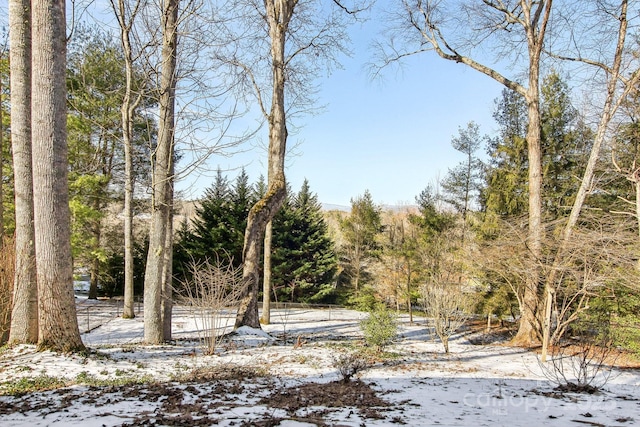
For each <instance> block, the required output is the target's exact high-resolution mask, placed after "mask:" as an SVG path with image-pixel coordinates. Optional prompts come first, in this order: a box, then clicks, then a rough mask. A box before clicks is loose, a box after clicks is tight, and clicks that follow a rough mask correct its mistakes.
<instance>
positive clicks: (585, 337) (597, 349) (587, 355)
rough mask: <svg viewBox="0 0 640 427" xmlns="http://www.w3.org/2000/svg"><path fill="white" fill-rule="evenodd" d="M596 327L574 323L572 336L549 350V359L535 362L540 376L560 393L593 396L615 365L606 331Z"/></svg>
mask: <svg viewBox="0 0 640 427" xmlns="http://www.w3.org/2000/svg"><path fill="white" fill-rule="evenodd" d="M598 329H599V327H598V325H593V324H590V323H574V325H573V326H572V332H573V334H574V335H575V336H574V337H572V338H571V339H567V340H565V342H564V343H563V345H559V346H557V347H556V348H555V351H553V353H552V356H551V360H548V362H546V363H545V362H542V361H539V362H538V363H539V365H540V368H541V370H542V373H543V375H544V376H545V377H546V378H547V379H548V380H549V381H551V382H552V383H554V384H556V386H557V389H558V390H560V391H564V392H575V393H590V394H591V393H594V392H596V391H597V390H599V389H601V388H602V387H604V385H605V384H606V383H607V382H608V380H609V378H610V377H611V373H612V371H611V366H612V365H613V364H614V363H615V356H614V352H613V350H614V349H615V348H614V346H613V344H612V343H613V340H612V337H611V333H610V330H609V329H608V328H604V329H602V330H598Z"/></svg>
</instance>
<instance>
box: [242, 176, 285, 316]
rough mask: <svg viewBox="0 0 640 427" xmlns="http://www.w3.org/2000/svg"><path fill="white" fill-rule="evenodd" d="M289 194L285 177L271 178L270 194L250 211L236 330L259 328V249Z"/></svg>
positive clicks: (268, 191)
mask: <svg viewBox="0 0 640 427" xmlns="http://www.w3.org/2000/svg"><path fill="white" fill-rule="evenodd" d="M286 194H287V190H286V184H285V180H284V173H282V174H280V176H276V177H275V178H274V179H272V178H269V188H268V190H267V194H266V195H265V196H264V197H263V198H262V199H260V201H258V202H257V203H256V204H255V205H254V206H253V207H252V208H251V210H250V211H249V218H248V219H247V229H246V231H245V236H244V251H243V256H242V258H243V262H244V263H243V269H242V279H243V283H244V286H245V290H244V296H243V297H242V298H241V300H240V305H239V307H238V313H237V316H236V323H235V327H236V328H239V327H240V326H249V327H252V328H260V318H259V317H258V291H259V283H260V252H261V251H260V249H261V247H262V239H263V237H264V233H265V229H266V226H267V223H268V222H269V221H271V219H272V218H273V217H274V216H275V214H276V212H277V211H278V209H280V207H281V206H282V203H283V202H284V199H285V197H286Z"/></svg>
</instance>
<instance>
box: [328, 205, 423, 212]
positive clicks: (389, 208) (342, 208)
mask: <svg viewBox="0 0 640 427" xmlns="http://www.w3.org/2000/svg"><path fill="white" fill-rule="evenodd" d="M417 209H418V206H416V205H382V210H383V211H385V212H400V211H406V210H409V211H411V212H414V211H417ZM322 210H323V211H340V212H351V206H344V205H334V204H331V203H322Z"/></svg>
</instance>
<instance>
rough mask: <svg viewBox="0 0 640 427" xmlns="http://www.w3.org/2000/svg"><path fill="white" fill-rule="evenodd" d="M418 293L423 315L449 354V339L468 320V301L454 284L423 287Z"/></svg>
mask: <svg viewBox="0 0 640 427" xmlns="http://www.w3.org/2000/svg"><path fill="white" fill-rule="evenodd" d="M420 293H421V300H422V304H423V307H424V310H425V313H426V315H427V317H429V318H430V319H431V321H432V322H433V328H434V330H435V332H436V335H438V338H440V341H441V342H442V345H443V346H444V351H445V353H447V354H449V338H450V337H451V336H452V335H453V334H454V333H456V331H457V330H458V329H460V328H461V327H462V325H464V323H465V322H466V321H467V319H468V318H469V311H470V310H469V299H468V297H467V295H465V293H464V292H463V290H462V287H461V286H460V285H458V284H454V283H451V284H443V285H441V284H434V285H425V286H423V287H422V288H421V289H420Z"/></svg>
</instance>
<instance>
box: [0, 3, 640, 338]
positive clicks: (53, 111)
mask: <svg viewBox="0 0 640 427" xmlns="http://www.w3.org/2000/svg"><path fill="white" fill-rule="evenodd" d="M401 3H402V7H401V9H399V10H397V11H396V12H397V15H396V17H397V19H394V20H392V22H389V28H387V29H386V31H385V34H386V35H391V37H389V38H388V40H387V41H388V43H385V42H383V41H380V42H379V43H377V46H378V47H379V51H378V57H377V60H378V63H377V65H376V66H374V71H375V72H382V70H383V69H384V68H386V67H389V66H392V65H393V64H395V63H398V62H400V61H402V59H403V58H404V57H405V56H408V55H414V54H420V53H425V52H434V53H435V54H437V55H438V56H439V57H440V58H442V59H444V60H449V61H455V62H456V63H460V64H463V65H464V66H467V67H469V68H471V69H473V70H475V71H477V72H479V73H482V74H484V75H485V76H487V78H492V79H494V80H495V81H497V82H498V83H500V84H501V85H502V86H504V91H503V93H502V95H501V97H500V98H499V99H498V100H497V101H496V108H495V112H494V118H495V120H496V123H497V126H498V132H497V135H492V136H485V135H481V133H480V129H479V127H478V126H477V125H476V124H474V123H473V122H469V123H468V124H467V125H466V126H462V127H461V128H460V130H459V135H457V136H455V137H453V139H452V141H451V142H452V146H453V148H454V150H456V151H457V152H459V153H460V155H461V156H463V160H462V161H461V162H460V164H459V165H458V166H457V167H456V168H453V169H452V170H450V171H449V172H448V174H447V175H446V177H445V178H444V179H443V180H442V182H439V183H430V184H429V185H427V186H426V188H425V190H424V191H423V192H422V193H421V194H419V195H417V197H416V204H415V206H413V207H407V208H406V209H405V210H404V211H394V212H392V211H385V210H384V209H382V207H380V206H378V205H376V204H375V202H374V199H373V197H372V195H371V194H370V193H369V192H368V191H365V192H364V194H363V195H361V196H357V197H355V198H354V199H353V200H352V206H351V211H350V212H348V213H344V212H332V213H323V212H322V210H321V207H320V204H319V202H318V200H317V198H316V196H315V195H313V193H311V191H310V189H309V184H308V183H306V182H305V183H304V184H303V186H302V188H301V189H300V191H299V192H298V193H296V194H292V192H291V191H290V189H288V188H287V180H286V177H285V154H286V152H287V140H288V136H289V133H288V129H289V128H290V126H291V125H292V123H293V121H294V120H296V119H298V118H300V117H301V116H303V115H304V114H303V113H304V112H309V111H313V110H314V108H315V103H314V100H313V99H312V94H313V93H314V91H313V89H314V81H315V80H314V79H315V76H316V75H318V74H319V71H322V70H323V69H327V68H328V69H331V67H333V66H334V65H335V63H336V57H335V54H336V52H346V51H347V50H348V47H347V46H346V41H347V37H345V28H346V24H347V22H348V21H349V20H351V19H352V18H354V17H356V18H357V17H358V16H359V14H360V13H361V12H363V11H365V10H366V9H367V8H368V6H369V5H368V3H366V2H358V1H356V2H351V3H350V4H346V3H343V2H340V1H334V2H330V6H331V9H329V8H328V6H327V5H324V4H322V3H321V2H317V1H311V0H308V1H304V2H298V1H294V0H268V1H266V2H252V1H248V2H240V3H237V4H235V6H237V7H233V8H228V7H227V8H223V9H220V10H214V9H207V10H199V9H198V8H199V7H205V5H204V4H200V3H189V2H186V3H181V2H179V1H178V0H175V1H169V2H164V3H163V4H161V5H160V7H158V5H156V4H150V3H143V2H136V1H126V0H119V1H113V2H111V6H112V11H113V13H114V16H115V17H116V18H117V22H118V34H117V35H115V36H113V35H111V34H109V33H104V32H101V31H100V30H96V29H94V28H92V27H87V26H83V25H79V26H75V27H74V31H73V33H72V34H71V36H70V38H69V39H68V40H67V31H66V27H65V22H66V21H65V14H64V9H65V4H64V1H63V2H57V3H55V4H53V5H52V6H51V7H45V5H44V4H41V3H38V2H36V3H32V4H31V3H29V2H25V1H24V0H10V2H9V26H10V38H11V39H10V50H9V52H8V56H9V57H8V58H7V56H6V55H4V56H3V57H2V62H1V65H2V67H0V73H1V76H0V77H1V83H2V88H1V89H2V90H1V91H0V95H2V99H0V101H1V102H0V111H2V113H3V114H2V117H1V122H2V129H1V130H2V135H1V136H2V138H0V141H2V142H3V144H2V147H1V148H2V150H1V153H2V155H3V160H4V159H8V158H11V160H12V162H7V161H3V164H2V173H3V177H2V178H3V179H2V180H1V181H0V182H1V183H2V188H1V189H2V193H1V194H2V198H1V200H2V202H3V203H2V207H3V209H2V210H0V213H2V221H1V223H2V226H3V227H2V229H3V230H4V231H5V232H6V233H7V234H8V233H12V232H15V243H13V246H12V248H14V255H15V262H13V261H7V262H11V264H12V267H13V268H5V269H3V271H6V272H9V271H14V270H15V274H13V277H10V278H9V277H6V278H4V279H3V283H9V282H13V287H12V289H11V298H10V299H11V304H6V303H3V305H2V306H3V307H9V306H11V307H10V311H11V316H8V315H7V316H4V317H3V318H4V319H5V323H9V324H10V326H11V329H10V331H9V332H10V333H9V335H8V339H9V340H11V341H13V342H38V343H40V345H41V347H42V348H55V349H62V350H77V349H82V342H81V340H80V337H79V332H78V330H77V325H76V324H75V311H74V301H73V298H72V296H73V295H72V292H71V275H72V271H73V266H74V265H76V266H81V267H83V268H85V269H87V271H90V273H91V289H90V296H91V297H96V296H97V294H98V291H99V290H102V291H103V292H105V293H106V294H108V295H114V294H120V293H124V297H125V313H124V316H125V317H133V315H134V314H133V313H132V298H133V294H134V288H135V287H136V286H137V290H138V291H142V292H143V293H144V295H145V297H144V300H145V301H144V303H145V341H146V342H148V343H158V342H161V341H164V340H169V339H170V336H171V327H170V326H171V302H172V299H173V298H172V295H171V293H172V286H171V284H172V281H174V279H175V280H176V281H179V280H180V277H181V276H185V275H188V274H189V271H188V263H189V262H192V261H194V262H197V261H199V260H203V259H206V258H209V257H218V258H223V259H224V260H225V261H227V262H229V263H232V264H233V265H234V266H235V267H236V268H241V269H242V271H243V285H244V286H245V288H244V291H245V292H244V294H243V297H242V298H241V302H240V306H239V309H238V313H237V318H236V326H243V325H248V326H253V327H260V324H259V319H258V314H257V313H258V306H257V299H258V294H259V292H260V290H261V287H260V286H259V285H260V284H261V282H262V281H263V280H264V281H265V282H267V283H265V284H270V285H271V287H270V288H269V289H271V290H267V292H266V293H265V294H266V297H267V298H269V297H270V296H271V294H273V296H274V298H275V299H277V300H278V301H308V302H340V303H350V304H351V303H352V304H357V305H360V306H362V307H371V306H373V305H374V302H380V301H384V302H385V303H387V304H388V305H393V306H395V307H396V308H397V309H401V308H403V307H404V308H406V309H408V310H409V311H410V312H411V311H412V310H413V307H414V305H415V304H420V303H421V299H422V300H424V295H427V294H429V293H428V292H425V290H432V289H434V288H437V289H438V292H440V293H442V292H446V290H447V289H453V288H455V289H456V291H460V292H458V293H457V295H463V294H467V295H469V294H472V295H474V296H476V297H477V296H478V295H480V296H482V298H476V299H477V300H479V301H480V304H479V305H478V306H477V307H476V308H475V310H476V311H477V312H478V313H483V314H486V315H487V316H488V318H489V319H491V318H492V317H493V316H498V317H501V318H505V317H508V316H510V317H512V318H513V319H517V320H518V321H519V323H518V330H517V335H516V339H515V341H514V342H515V343H518V344H523V345H531V344H537V343H539V342H540V341H542V342H543V344H544V345H543V351H544V350H545V349H546V347H547V344H548V343H549V341H551V342H557V341H558V340H560V339H562V337H563V336H564V335H565V334H567V333H569V332H571V329H572V327H573V325H575V324H576V322H579V321H590V322H595V323H597V324H598V325H604V326H605V327H609V326H616V325H628V324H634V322H636V320H637V314H638V309H637V303H636V298H635V296H634V295H635V291H636V290H637V286H636V285H635V283H636V275H637V272H638V266H637V258H638V257H637V255H636V252H637V251H636V249H635V246H636V245H637V238H638V235H640V208H639V206H640V178H639V176H638V175H639V174H638V167H637V164H638V159H637V153H638V150H637V148H638V141H639V140H640V139H639V138H638V132H637V130H638V129H637V128H638V125H637V104H638V103H637V100H638V79H640V73H639V72H638V64H637V55H636V54H635V50H636V49H634V47H633V46H632V45H631V43H635V41H631V42H630V41H629V40H628V39H629V37H628V31H629V30H628V28H629V25H631V28H632V27H633V22H632V21H633V20H634V19H636V16H637V10H636V7H637V6H636V5H635V3H633V2H631V3H630V2H628V0H619V1H617V2H592V3H589V4H584V5H581V7H580V9H579V10H578V9H575V8H574V4H572V3H571V2H553V1H551V0H545V1H520V2H513V4H512V5H509V7H506V6H505V5H504V4H503V2H481V3H477V2H460V4H459V5H460V7H461V8H462V9H455V8H452V7H451V3H447V2H431V1H418V2H416V1H412V0H403V1H402V2H401ZM576 4H577V3H576ZM216 6H217V5H215V4H207V5H206V7H211V8H215V7H216ZM461 11H462V13H461ZM205 12H206V13H205ZM210 12H211V13H210ZM218 13H219V14H220V15H219V16H220V18H222V19H216V20H207V19H206V17H207V16H218V15H217V14H218ZM586 17H588V18H586ZM559 22H565V23H567V25H566V26H565V27H562V28H559V27H558V26H557V23H559ZM585 23H588V25H583V24H585ZM594 23H596V25H593V24H594ZM181 25H182V26H184V28H181V27H180V26H181ZM204 28H206V29H207V31H197V30H194V29H204ZM247 28H248V29H250V30H247ZM158 29H159V30H158ZM156 30H157V31H156ZM190 31H191V33H190ZM237 31H240V33H237ZM196 32H197V33H200V34H199V35H200V36H201V37H202V39H201V40H200V41H199V42H197V41H196V39H197V38H198V37H191V36H189V34H192V33H193V34H195V33H196ZM206 46H209V47H211V46H215V52H212V51H211V50H206V49H205V47H206ZM211 49H213V47H211ZM486 52H495V53H496V55H497V56H496V58H497V59H499V62H500V63H501V64H505V63H508V65H511V67H504V68H503V69H502V70H499V69H496V68H492V67H491V66H489V65H487V64H489V62H487V63H486V64H485V63H483V62H481V61H480V59H482V60H485V59H487V57H486V55H485V53H486ZM204 58H206V60H204ZM200 59H203V60H202V61H200ZM199 62H203V63H205V62H206V66H204V67H202V68H203V69H202V70H199V69H198V66H197V65H198V63H199ZM501 71H504V73H503V72H501ZM512 71H513V75H511V76H510V75H508V74H506V73H507V72H512ZM7 73H8V75H9V77H10V78H7ZM569 76H570V78H569ZM594 76H595V77H597V78H594ZM213 81H215V82H216V83H214V84H210V83H208V82H213ZM218 82H219V83H218ZM581 84H582V85H585V84H588V90H589V92H590V93H589V94H586V95H591V97H590V99H588V100H584V101H583V100H580V106H579V107H578V104H577V103H578V101H577V99H576V96H575V94H574V93H573V92H572V90H573V89H574V88H575V87H578V86H580V85H581ZM7 88H9V89H10V90H7ZM185 88H188V89H189V91H190V94H191V95H190V96H188V99H189V101H188V102H186V104H188V105H189V107H188V108H185V110H190V111H191V112H192V113H191V117H190V118H191V121H188V120H185V117H188V116H189V113H188V112H183V113H184V116H180V111H177V109H176V100H177V99H178V98H179V97H180V94H181V90H183V91H184V90H185ZM185 92H188V91H185ZM196 92H197V93H198V96H195V95H194V94H195V93H196ZM183 93H184V92H183ZM200 95H201V96H200ZM586 95H585V97H587V96H586ZM194 96H195V97H194ZM202 98H206V99H207V102H202V103H201V102H199V101H200V100H201V99H202ZM214 100H215V101H214ZM587 101H589V102H590V103H588V102H587ZM229 105H230V107H229ZM34 106H36V107H34ZM227 107H228V108H227ZM243 107H246V109H247V110H251V108H253V107H255V110H257V111H259V113H260V115H261V118H262V122H263V123H264V124H265V128H267V129H268V152H269V157H268V166H267V171H266V172H267V174H266V179H265V180H261V181H259V182H257V183H255V184H253V185H251V184H249V181H248V177H247V176H246V174H244V173H241V174H240V175H239V176H238V177H237V179H236V181H235V182H233V183H230V182H228V180H227V178H226V177H224V176H222V174H221V173H218V175H217V177H216V180H215V181H214V183H213V185H212V187H211V188H210V189H208V190H207V192H206V193H205V195H204V197H203V198H202V200H200V201H199V204H198V208H197V215H196V218H195V219H194V220H193V222H192V223H185V224H183V225H182V228H181V229H180V230H178V231H177V232H174V230H173V214H174V196H175V195H174V194H173V183H174V181H175V179H176V177H177V176H178V174H180V173H181V171H178V170H177V168H176V164H177V163H178V160H179V159H181V158H191V159H192V160H193V163H191V164H189V165H188V166H185V168H184V170H185V171H186V170H189V169H190V168H195V167H197V166H198V165H199V164H202V163H203V162H204V160H203V158H198V156H197V155H195V154H193V153H186V154H187V155H185V153H184V152H180V150H177V148H176V147H177V146H178V144H179V143H181V142H182V143H184V142H185V140H186V139H187V138H188V135H189V134H195V133H197V132H195V131H194V130H195V129H196V128H198V126H203V127H206V128H207V129H209V130H211V129H212V128H216V129H217V128H220V129H223V130H221V131H220V134H219V136H218V137H217V138H212V141H209V142H207V144H205V145H210V146H208V147H207V149H206V150H205V151H206V152H207V153H208V154H211V153H212V152H215V151H216V150H217V149H219V148H220V147H229V146H232V145H233V144H235V143H236V142H238V141H242V140H244V139H245V138H246V136H247V135H250V136H252V135H254V134H253V132H252V131H251V130H248V131H246V132H245V133H243V134H242V135H229V134H227V133H226V132H227V131H228V130H229V129H232V128H233V127H232V126H229V124H228V121H225V120H228V119H230V118H235V117H237V116H239V115H240V111H242V110H243ZM194 111H195V113H193V112H194ZM194 117H200V118H202V117H206V119H194ZM471 119H473V118H471ZM198 120H201V121H198ZM202 123H205V124H204V125H203V124H202ZM220 123H224V124H223V125H221V124H220ZM213 140H215V141H213ZM229 141H231V142H229ZM9 142H10V143H9ZM482 148H484V149H485V151H486V155H482V154H480V152H481V149H482ZM182 156H184V157H182ZM35 189H37V190H38V191H34V190H35ZM147 190H148V191H147ZM134 196H136V197H134ZM136 199H137V200H136ZM120 202H121V203H122V204H123V206H124V208H123V210H122V214H123V222H124V226H120V224H119V223H117V222H116V223H115V224H114V223H108V221H107V216H106V212H107V210H108V209H109V208H111V207H113V206H119V203H120ZM136 203H138V204H139V205H138V206H135V205H136ZM136 211H137V212H149V213H150V215H151V229H150V230H149V231H148V232H147V230H144V229H143V228H139V229H138V230H139V232H138V233H137V234H134V232H133V231H134V227H133V226H134V219H135V218H136V215H135V214H136ZM116 216H117V215H116ZM145 226H146V225H145ZM175 236H177V241H176V239H175ZM134 239H135V240H136V241H135V242H134ZM176 242H177V243H178V244H177V245H174V243H176ZM264 242H270V243H266V244H265V243H264ZM174 246H175V254H174ZM136 247H137V250H136ZM134 254H135V255H136V256H135V257H134ZM263 256H264V258H263ZM7 259H9V258H7ZM263 260H264V261H263ZM263 263H264V264H263ZM265 265H266V266H267V268H264V266H265ZM263 270H266V271H263ZM262 273H267V274H265V276H261V275H262ZM269 273H271V279H270V280H269V279H262V278H261V277H268V275H269ZM134 282H135V283H134ZM143 284H144V285H143ZM134 285H135V286H134ZM8 299H9V298H3V301H5V300H8ZM8 310H9V309H5V311H8ZM9 317H10V319H9ZM6 319H9V320H6ZM618 329H619V328H618ZM0 332H2V337H3V339H7V334H6V332H7V328H6V327H3V328H2V331H0ZM627 338H628V337H627ZM628 341H629V342H631V341H633V340H628Z"/></svg>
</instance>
